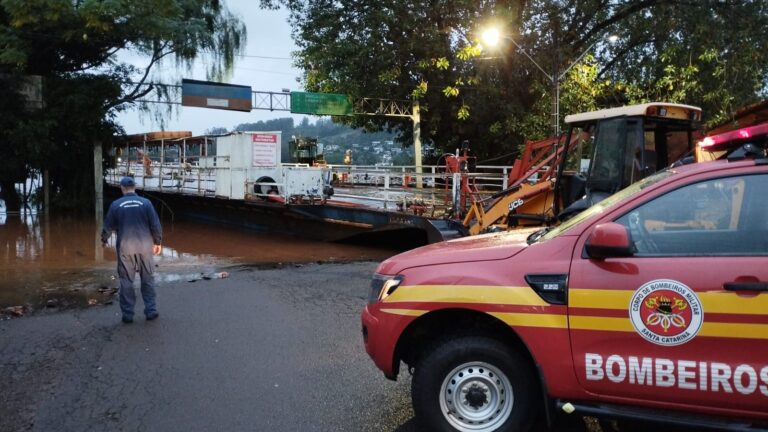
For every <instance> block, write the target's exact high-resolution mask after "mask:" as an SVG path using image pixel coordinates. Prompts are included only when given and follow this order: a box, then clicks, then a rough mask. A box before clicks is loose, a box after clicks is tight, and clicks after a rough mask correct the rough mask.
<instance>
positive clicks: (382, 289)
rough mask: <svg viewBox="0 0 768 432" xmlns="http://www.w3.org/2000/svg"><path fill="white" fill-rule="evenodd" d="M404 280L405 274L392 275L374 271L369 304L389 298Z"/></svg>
mask: <svg viewBox="0 0 768 432" xmlns="http://www.w3.org/2000/svg"><path fill="white" fill-rule="evenodd" d="M402 281H403V276H401V275H397V276H390V275H383V274H378V273H374V274H373V280H371V293H370V295H369V296H368V304H371V303H376V302H377V301H381V300H384V299H385V298H387V296H389V295H390V294H392V293H393V292H395V290H396V289H397V287H398V286H400V283H401V282H402Z"/></svg>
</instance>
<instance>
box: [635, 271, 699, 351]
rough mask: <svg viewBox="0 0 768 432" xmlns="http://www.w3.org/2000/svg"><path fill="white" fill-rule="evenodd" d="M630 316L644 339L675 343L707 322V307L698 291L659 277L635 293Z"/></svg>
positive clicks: (664, 344) (687, 339)
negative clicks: (705, 314)
mask: <svg viewBox="0 0 768 432" xmlns="http://www.w3.org/2000/svg"><path fill="white" fill-rule="evenodd" d="M629 319H630V321H632V325H633V326H634V327H635V330H636V331H637V332H638V333H639V334H640V336H642V337H643V339H645V340H647V341H649V342H651V343H654V344H656V345H662V346H675V345H682V344H684V343H686V342H688V341H690V340H691V339H693V338H694V337H696V334H698V333H699V330H700V329H701V324H702V322H704V310H703V309H702V307H701V301H699V298H698V297H697V296H696V293H695V292H693V290H692V289H690V288H688V287H687V286H686V285H685V284H682V283H680V282H677V281H673V280H669V279H658V280H655V281H651V282H648V283H647V284H645V285H643V286H641V287H640V288H638V289H637V291H635V294H634V295H632V300H631V301H630V303H629Z"/></svg>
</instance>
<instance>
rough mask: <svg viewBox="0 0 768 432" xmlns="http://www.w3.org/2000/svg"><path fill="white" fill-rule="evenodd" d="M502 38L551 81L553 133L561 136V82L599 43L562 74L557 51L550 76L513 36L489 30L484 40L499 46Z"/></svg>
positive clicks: (613, 39)
mask: <svg viewBox="0 0 768 432" xmlns="http://www.w3.org/2000/svg"><path fill="white" fill-rule="evenodd" d="M500 38H504V39H505V40H508V41H510V42H512V43H513V44H514V45H515V47H516V48H517V49H518V50H519V51H520V52H521V53H523V55H525V57H527V58H528V60H530V61H531V63H533V64H534V65H535V66H536V67H537V68H538V69H539V70H540V71H541V73H543V74H544V76H546V77H547V79H548V80H549V82H550V84H551V85H552V131H553V132H554V136H556V137H558V136H560V82H561V81H562V80H563V79H564V78H565V76H566V75H567V74H568V72H569V71H570V70H571V69H573V67H574V66H576V65H577V64H578V63H579V62H580V61H581V59H583V58H584V56H585V55H587V53H588V52H589V51H591V50H592V48H594V46H595V45H597V42H598V41H594V42H592V44H591V45H590V46H589V47H587V49H585V50H584V51H583V52H582V53H581V55H579V57H578V58H577V59H576V60H575V61H573V62H572V63H571V64H570V65H569V66H568V67H567V68H565V70H564V71H562V72H560V71H559V66H560V58H559V55H560V51H559V50H557V54H556V55H557V56H558V58H555V59H554V62H553V65H552V74H551V75H550V74H549V73H547V71H546V70H544V68H543V67H541V65H539V64H538V63H537V62H536V60H534V59H533V57H531V55H530V54H528V51H526V50H525V49H524V48H523V47H521V46H520V45H519V44H518V43H517V41H515V40H514V39H513V38H512V37H511V36H508V35H504V36H502V35H500V34H499V32H498V30H496V29H489V30H486V31H485V32H484V33H483V39H484V40H485V42H486V43H488V44H489V45H492V46H493V45H497V44H498V40H499V39H500ZM617 39H618V37H617V36H614V35H611V36H609V37H608V41H609V42H611V43H614V42H616V40H617Z"/></svg>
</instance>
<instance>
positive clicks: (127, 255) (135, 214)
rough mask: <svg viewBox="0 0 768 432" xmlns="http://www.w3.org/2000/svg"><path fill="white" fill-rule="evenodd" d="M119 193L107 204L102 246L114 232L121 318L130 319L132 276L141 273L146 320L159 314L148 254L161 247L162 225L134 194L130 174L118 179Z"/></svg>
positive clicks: (129, 320) (132, 302)
mask: <svg viewBox="0 0 768 432" xmlns="http://www.w3.org/2000/svg"><path fill="white" fill-rule="evenodd" d="M120 190H121V191H123V197H122V198H120V199H117V200H115V201H114V202H113V203H112V205H110V206H109V211H108V212H107V218H106V219H105V220H104V229H103V230H102V231H101V243H102V244H103V245H105V246H106V244H107V240H109V237H110V236H111V235H112V231H115V232H117V276H118V277H119V279H120V310H122V312H123V322H124V323H126V324H129V323H132V322H133V306H134V304H135V303H136V293H135V292H134V289H133V278H134V276H135V275H136V273H137V272H138V273H139V275H140V277H141V298H142V299H143V300H144V315H145V316H146V317H147V321H152V320H154V319H155V318H157V317H158V316H159V314H158V313H157V306H156V305H155V279H154V276H153V273H154V270H155V265H154V262H153V259H152V254H155V255H160V253H161V252H162V250H163V247H162V246H161V245H160V244H161V242H162V239H163V229H162V227H161V226H160V218H158V217H157V212H156V211H155V208H154V207H153V206H152V203H150V202H149V200H148V199H146V198H142V197H140V196H138V195H136V183H134V181H133V178H132V177H123V178H122V179H120Z"/></svg>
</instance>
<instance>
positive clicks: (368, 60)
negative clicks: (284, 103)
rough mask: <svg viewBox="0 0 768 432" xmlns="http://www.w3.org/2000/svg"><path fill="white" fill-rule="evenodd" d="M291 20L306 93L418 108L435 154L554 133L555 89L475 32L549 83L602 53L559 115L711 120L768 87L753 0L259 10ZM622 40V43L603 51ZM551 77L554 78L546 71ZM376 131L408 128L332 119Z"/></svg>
mask: <svg viewBox="0 0 768 432" xmlns="http://www.w3.org/2000/svg"><path fill="white" fill-rule="evenodd" d="M262 5H263V6H266V7H275V6H277V5H283V6H285V7H287V8H288V9H289V10H290V11H291V24H292V27H293V37H294V39H295V40H296V43H297V45H298V46H299V51H298V52H297V64H298V65H299V66H300V67H302V68H303V69H304V71H305V72H304V77H303V81H304V86H305V88H306V89H307V90H309V91H318V92H334V93H345V94H349V95H351V96H353V97H355V98H358V97H385V98H395V99H414V100H415V99H418V100H419V101H420V102H421V106H422V134H423V135H426V136H425V138H426V139H431V140H433V141H434V142H435V143H436V144H437V146H438V147H439V148H442V149H443V150H445V149H451V148H455V147H456V146H457V145H458V144H459V143H460V142H461V141H463V140H464V139H469V140H470V143H471V145H472V147H473V149H474V150H475V152H476V154H478V156H480V157H481V158H482V157H486V156H498V155H499V154H503V153H506V152H510V153H511V155H510V156H512V155H514V153H515V151H516V147H517V146H518V145H519V144H520V143H521V142H522V140H523V137H526V138H529V139H536V138H543V137H544V136H546V135H547V134H548V133H549V130H550V129H551V127H550V124H551V118H550V113H551V109H550V96H551V82H550V81H549V80H548V79H547V78H546V77H545V75H544V74H543V73H542V72H541V71H540V70H538V69H537V67H536V66H535V65H534V64H533V62H531V61H530V60H529V59H527V58H525V57H524V55H523V54H522V53H521V52H520V50H519V49H517V48H516V47H515V45H514V44H511V43H508V44H506V45H505V46H504V47H502V50H501V51H500V52H494V51H490V50H481V49H480V47H479V46H478V45H477V42H478V39H479V38H478V36H479V34H478V33H479V29H480V28H481V27H484V26H487V25H488V24H491V23H493V24H497V25H501V26H502V27H503V29H504V30H503V31H504V33H505V34H507V35H509V36H511V37H512V38H514V40H515V42H517V44H518V45H520V46H521V47H522V48H523V49H525V51H526V52H527V53H528V54H529V55H530V56H531V57H532V58H533V59H535V60H536V62H537V63H539V64H540V65H541V66H542V68H543V69H544V70H545V71H547V73H548V74H551V75H555V76H557V75H559V74H560V73H562V71H563V70H564V69H565V66H566V65H569V64H571V63H572V62H573V61H575V60H577V59H578V58H579V56H580V55H581V54H582V53H584V51H585V50H587V49H588V48H589V47H591V46H593V44H595V45H594V46H595V49H594V51H593V54H594V55H590V56H586V57H585V60H584V61H583V62H582V63H580V64H579V65H578V66H577V67H575V68H574V69H572V70H571V71H570V72H569V73H568V74H567V76H566V78H565V80H564V82H563V86H562V95H561V96H562V97H561V104H562V108H561V112H563V113H566V114H567V113H574V112H579V111H583V110H585V109H593V108H597V107H606V106H616V105H621V104H626V103H632V102H639V101H643V100H649V99H656V98H665V99H671V100H674V101H680V102H687V103H691V104H697V105H702V106H703V107H704V108H705V115H707V116H708V117H707V118H708V119H710V120H716V119H717V118H718V117H722V116H724V114H725V113H728V112H729V111H731V110H733V109H734V108H735V107H738V106H740V105H743V104H746V103H749V102H752V101H754V100H756V99H757V98H758V97H760V96H761V95H762V94H763V93H764V90H763V89H765V88H766V86H765V84H766V71H767V70H768V68H767V67H766V66H768V64H767V62H768V53H766V52H764V51H763V50H756V49H754V48H752V47H757V46H764V45H765V44H766V43H768V34H766V32H765V30H764V29H765V28H768V27H766V24H768V23H766V19H768V14H767V13H766V7H768V6H766V4H765V2H760V1H756V0H732V1H725V2H724V1H718V0H701V1H696V2H691V1H688V0H495V1H485V2H477V1H470V0H446V1H434V0H405V1H402V0H338V1H330V0H262ZM610 33H615V34H617V35H618V36H619V41H618V43H617V44H616V45H614V46H611V45H608V44H607V43H604V42H602V40H603V38H604V37H605V36H606V35H608V34H610ZM550 71H551V72H550ZM338 120H342V121H346V122H348V123H351V124H353V125H355V126H359V127H368V128H382V127H394V128H396V129H398V130H399V132H400V134H401V136H400V139H401V140H402V141H404V142H410V141H411V139H410V133H411V131H410V128H409V125H408V124H407V123H400V124H398V123H392V122H390V121H387V120H383V119H375V118H368V117H366V118H354V119H351V120H350V119H338Z"/></svg>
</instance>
